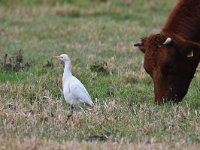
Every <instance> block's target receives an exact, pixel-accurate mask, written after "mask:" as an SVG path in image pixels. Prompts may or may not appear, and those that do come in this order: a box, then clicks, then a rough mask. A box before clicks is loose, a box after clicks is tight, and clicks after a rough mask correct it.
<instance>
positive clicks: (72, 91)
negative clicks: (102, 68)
mask: <svg viewBox="0 0 200 150" xmlns="http://www.w3.org/2000/svg"><path fill="white" fill-rule="evenodd" d="M53 58H57V59H60V60H62V61H63V62H64V73H63V77H62V87H63V95H64V98H65V101H66V102H67V103H69V104H70V105H71V113H70V115H69V116H68V117H71V116H72V115H73V108H74V107H78V106H80V105H85V104H86V105H89V106H93V102H92V99H91V97H90V95H89V93H88V92H87V90H86V88H85V87H84V85H83V84H82V83H81V82H80V81H79V80H78V79H77V78H76V77H75V76H73V75H72V72H71V68H72V65H71V60H70V58H69V57H68V55H66V54H61V55H60V56H53Z"/></svg>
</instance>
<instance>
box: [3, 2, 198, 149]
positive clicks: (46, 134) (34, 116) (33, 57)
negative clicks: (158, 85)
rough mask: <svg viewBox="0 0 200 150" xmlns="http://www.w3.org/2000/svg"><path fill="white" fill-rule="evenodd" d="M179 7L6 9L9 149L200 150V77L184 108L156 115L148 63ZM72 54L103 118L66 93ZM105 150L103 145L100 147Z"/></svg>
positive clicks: (36, 5)
mask: <svg viewBox="0 0 200 150" xmlns="http://www.w3.org/2000/svg"><path fill="white" fill-rule="evenodd" d="M174 5H175V1H174V0H168V1H160V0H149V1H148V2H147V1H146V0H138V1H136V0H135V1H131V0H84V1H83V0H66V1H64V0H60V1H59V0H48V1H47V0H33V1H27V0H15V1H14V0H0V22H1V23H0V39H1V40H0V52H1V56H0V59H1V64H0V67H1V70H0V110H1V111H0V141H1V142H0V143H1V146H0V149H66V148H70V149H78V148H82V149H94V148H95V149H148V148H151V149H164V148H165V149H197V148H198V143H199V142H200V118H199V116H200V109H199V108H200V101H199V96H200V92H199V89H200V80H199V79H200V74H199V72H198V70H197V72H196V74H195V77H194V79H193V81H192V83H191V86H190V89H189V91H188V93H187V95H186V97H185V98H184V100H183V101H182V102H181V103H179V104H172V103H167V104H164V105H156V104H155V103H154V99H153V96H154V95H153V83H152V80H151V78H150V77H149V76H148V75H147V74H146V73H145V71H144V70H143V54H142V53H141V52H140V51H139V50H138V49H137V48H134V47H133V42H137V41H139V40H140V37H143V36H146V35H149V34H152V33H157V32H159V31H160V29H161V27H162V25H163V24H164V22H165V20H166V18H167V15H168V13H169V11H170V9H171V8H172V7H173V6H174ZM62 53H66V54H68V55H69V56H70V58H71V60H72V63H73V69H72V71H73V74H74V75H75V76H76V77H77V78H79V79H80V80H81V81H82V83H83V84H84V85H85V87H86V88H87V90H88V92H89V93H90V95H91V97H92V99H93V101H94V103H95V106H94V108H85V109H77V110H76V111H75V114H74V118H73V121H72V120H67V115H68V114H69V112H70V107H69V105H68V104H67V103H66V102H65V101H64V99H63V97H62V94H61V91H62V88H61V77H62V72H63V65H62V64H61V63H60V61H58V60H52V59H51V57H52V56H53V55H59V54H62ZM100 141H101V142H100Z"/></svg>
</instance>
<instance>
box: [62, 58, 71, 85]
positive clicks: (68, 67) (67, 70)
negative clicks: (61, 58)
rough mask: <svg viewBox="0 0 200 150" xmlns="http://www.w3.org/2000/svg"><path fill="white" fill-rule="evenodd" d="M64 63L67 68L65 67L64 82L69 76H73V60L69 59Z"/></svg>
mask: <svg viewBox="0 0 200 150" xmlns="http://www.w3.org/2000/svg"><path fill="white" fill-rule="evenodd" d="M64 64H65V68H64V73H63V82H64V81H65V80H66V79H67V78H68V77H71V76H72V72H71V68H72V65H71V62H69V61H67V62H64Z"/></svg>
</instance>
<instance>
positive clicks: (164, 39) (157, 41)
mask: <svg viewBox="0 0 200 150" xmlns="http://www.w3.org/2000/svg"><path fill="white" fill-rule="evenodd" d="M135 46H137V47H139V49H140V50H141V51H142V52H143V53H144V68H145V70H146V72H147V73H148V74H149V75H150V76H151V77H152V79H153V82H154V94H155V100H156V102H166V101H168V100H173V101H175V102H179V101H181V100H182V98H183V97H184V96H185V94H186V93H187V90H188V87H189V85H190V82H191V80H192V78H193V76H194V73H195V70H196V68H197V65H198V62H199V60H200V45H199V44H198V43H195V42H192V41H188V40H185V39H183V38H182V37H180V36H178V35H175V34H165V33H161V34H155V35H151V36H149V37H145V38H143V39H142V40H141V43H136V44H135Z"/></svg>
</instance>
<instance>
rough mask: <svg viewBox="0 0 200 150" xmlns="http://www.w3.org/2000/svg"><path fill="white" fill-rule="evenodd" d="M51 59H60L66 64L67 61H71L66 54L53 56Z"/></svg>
mask: <svg viewBox="0 0 200 150" xmlns="http://www.w3.org/2000/svg"><path fill="white" fill-rule="evenodd" d="M53 58H58V59H60V60H62V61H64V62H68V61H69V62H70V61H71V60H70V58H69V56H68V55H67V54H61V55H60V56H53Z"/></svg>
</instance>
